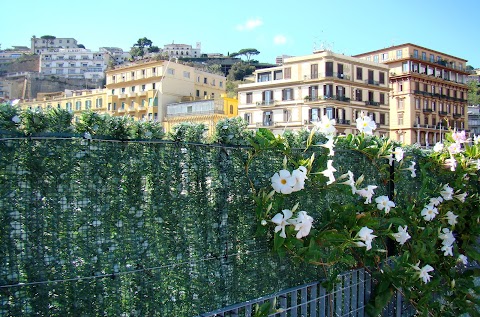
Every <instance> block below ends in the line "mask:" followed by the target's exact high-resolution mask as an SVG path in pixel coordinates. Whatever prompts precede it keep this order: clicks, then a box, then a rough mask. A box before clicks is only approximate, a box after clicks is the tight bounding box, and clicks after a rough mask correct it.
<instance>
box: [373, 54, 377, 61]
mask: <svg viewBox="0 0 480 317" xmlns="http://www.w3.org/2000/svg"><path fill="white" fill-rule="evenodd" d="M373 62H374V63H378V55H373Z"/></svg>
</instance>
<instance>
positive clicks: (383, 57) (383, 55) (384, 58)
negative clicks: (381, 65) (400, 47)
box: [382, 53, 388, 61]
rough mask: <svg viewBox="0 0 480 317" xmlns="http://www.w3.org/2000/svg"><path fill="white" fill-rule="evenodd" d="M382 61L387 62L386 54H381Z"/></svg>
mask: <svg viewBox="0 0 480 317" xmlns="http://www.w3.org/2000/svg"><path fill="white" fill-rule="evenodd" d="M382 61H388V53H383V54H382Z"/></svg>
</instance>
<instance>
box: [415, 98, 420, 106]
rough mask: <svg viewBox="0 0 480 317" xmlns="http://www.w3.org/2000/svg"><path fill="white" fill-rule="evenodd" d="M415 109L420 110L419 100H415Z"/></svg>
mask: <svg viewBox="0 0 480 317" xmlns="http://www.w3.org/2000/svg"><path fill="white" fill-rule="evenodd" d="M415 109H420V99H418V98H415Z"/></svg>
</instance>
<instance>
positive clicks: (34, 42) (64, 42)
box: [30, 35, 78, 54]
mask: <svg viewBox="0 0 480 317" xmlns="http://www.w3.org/2000/svg"><path fill="white" fill-rule="evenodd" d="M30 42H31V46H30V51H31V53H32V54H41V53H44V52H49V51H51V50H55V49H60V48H64V49H69V48H78V44H77V40H76V39H74V38H72V37H58V38H55V39H50V40H49V39H42V38H37V37H36V36H35V35H34V36H32V38H31V40H30Z"/></svg>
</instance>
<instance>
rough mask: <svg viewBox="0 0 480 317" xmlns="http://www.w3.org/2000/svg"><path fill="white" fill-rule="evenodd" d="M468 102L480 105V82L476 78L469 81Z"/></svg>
mask: <svg viewBox="0 0 480 317" xmlns="http://www.w3.org/2000/svg"><path fill="white" fill-rule="evenodd" d="M468 104H469V105H480V83H479V82H477V81H475V80H472V81H469V82H468Z"/></svg>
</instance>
